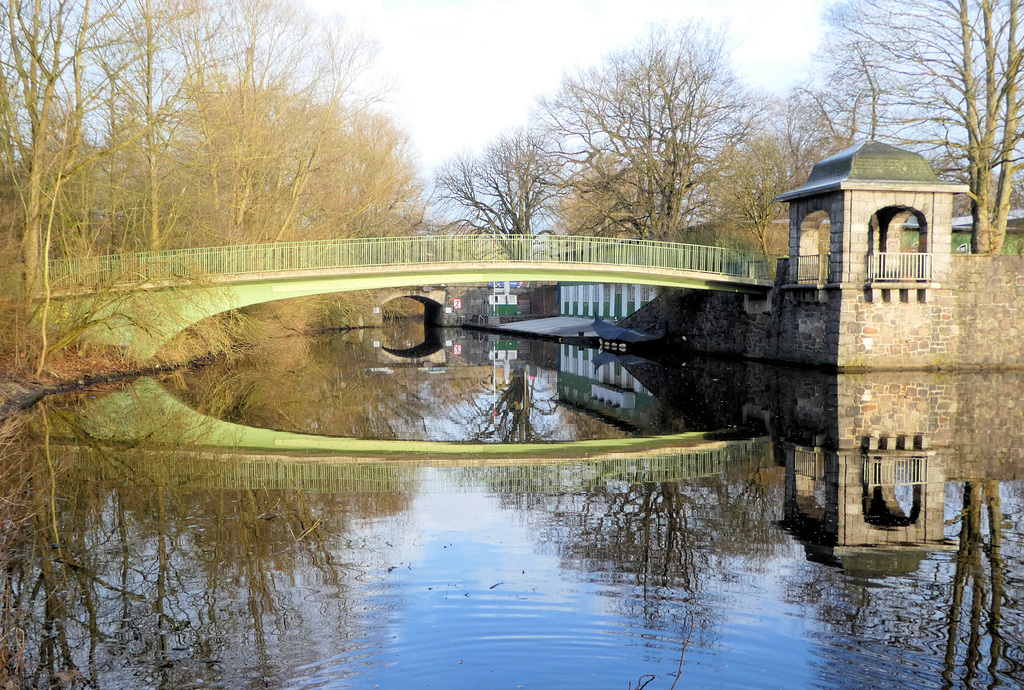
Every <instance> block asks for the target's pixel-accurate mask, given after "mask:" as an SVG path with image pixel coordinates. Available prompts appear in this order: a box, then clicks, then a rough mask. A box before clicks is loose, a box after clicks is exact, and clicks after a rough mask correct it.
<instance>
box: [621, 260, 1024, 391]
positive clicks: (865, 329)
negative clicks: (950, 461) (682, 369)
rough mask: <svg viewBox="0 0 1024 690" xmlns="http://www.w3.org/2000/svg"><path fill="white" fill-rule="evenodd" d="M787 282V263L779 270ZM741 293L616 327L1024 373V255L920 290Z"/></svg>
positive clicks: (783, 356) (835, 355) (697, 348)
mask: <svg viewBox="0 0 1024 690" xmlns="http://www.w3.org/2000/svg"><path fill="white" fill-rule="evenodd" d="M779 273H780V275H785V273H786V271H785V262H783V264H782V266H781V267H780V271H779ZM759 304H760V303H758V302H754V301H751V300H747V299H745V298H744V297H743V296H742V295H734V294H728V293H717V292H708V291H698V290H676V291H669V290H667V291H665V292H664V293H663V295H662V296H660V297H659V298H658V299H657V300H655V301H654V302H652V303H651V304H650V305H648V306H647V307H646V308H644V309H642V310H641V311H639V312H637V313H636V314H634V315H633V316H631V317H630V318H628V319H625V320H624V321H623V323H622V325H625V326H626V327H630V328H639V329H642V330H651V331H656V330H658V329H659V328H660V327H661V325H662V324H665V325H666V327H667V329H668V332H669V334H670V335H669V341H670V343H672V346H673V347H675V348H678V349H680V350H683V351H690V352H702V353H713V354H720V355H731V356H741V357H747V358H751V359H760V360H770V361H780V362H791V363H797V364H803V365H813V366H824V367H830V368H838V369H841V370H851V371H852V370H859V369H890V370H899V369H959V368H978V367H1005V366H1024V257H1019V256H999V257H983V256H955V257H954V258H953V261H952V264H951V266H950V279H949V280H948V281H947V282H946V283H945V284H941V285H939V286H937V287H936V286H930V287H928V288H926V289H913V288H910V289H906V288H905V289H898V288H896V289H891V290H883V289H878V288H876V289H875V290H873V291H871V290H864V289H862V288H856V287H853V286H848V285H847V286H829V287H822V288H819V287H816V286H807V287H804V286H791V285H785V284H784V283H783V282H782V281H781V280H780V281H779V283H777V284H776V286H775V288H774V290H773V291H772V293H771V297H770V300H769V301H768V303H767V305H766V306H765V308H761V307H760V306H758V305H759Z"/></svg>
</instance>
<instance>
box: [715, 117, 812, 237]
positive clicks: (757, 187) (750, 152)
mask: <svg viewBox="0 0 1024 690" xmlns="http://www.w3.org/2000/svg"><path fill="white" fill-rule="evenodd" d="M723 158H724V159H725V170H724V171H723V173H722V175H721V176H720V178H719V180H718V183H717V184H716V185H715V188H714V191H713V196H714V200H715V204H716V207H717V211H718V214H719V217H720V218H722V219H724V220H727V221H731V222H732V223H734V224H736V225H737V226H739V228H741V229H742V231H743V232H744V233H746V234H748V235H749V236H750V237H751V238H752V239H754V240H755V241H756V242H757V244H758V246H759V248H760V249H761V251H762V252H764V253H765V254H769V253H770V250H775V251H779V253H783V252H784V251H785V249H784V245H785V240H786V239H787V238H788V233H789V228H788V225H779V224H777V223H776V221H777V220H780V219H783V218H784V217H785V216H784V208H783V204H781V203H780V202H778V201H776V197H777V196H778V195H779V194H782V193H783V192H786V191H788V190H789V189H791V188H792V186H793V184H794V179H793V177H794V176H793V168H792V159H791V158H790V157H788V156H787V152H786V150H785V142H784V140H783V139H782V138H781V137H779V136H778V135H776V134H774V133H770V132H766V133H762V134H757V135H754V136H752V137H750V138H748V139H747V140H746V141H744V142H743V143H742V144H740V145H739V146H737V147H736V148H735V149H733V150H732V151H730V152H729V153H728V154H726V155H725V156H724V157H723ZM773 230H775V232H773Z"/></svg>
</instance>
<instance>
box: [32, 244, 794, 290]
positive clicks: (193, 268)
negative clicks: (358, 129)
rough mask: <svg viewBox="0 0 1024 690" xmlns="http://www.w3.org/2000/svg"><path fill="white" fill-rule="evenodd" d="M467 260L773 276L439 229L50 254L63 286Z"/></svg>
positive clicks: (713, 253)
mask: <svg viewBox="0 0 1024 690" xmlns="http://www.w3.org/2000/svg"><path fill="white" fill-rule="evenodd" d="M466 263H534V264H536V263H541V264H545V263H547V264H557V265H565V264H570V265H581V264H588V265H592V264H600V265H614V266H637V267H643V268H655V269H670V270H679V271H693V272H697V273H708V274H715V275H721V276H728V277H736V278H753V279H759V280H773V279H774V276H775V265H776V259H775V258H774V257H766V256H764V255H763V254H759V253H756V252H745V251H741V250H735V249H726V248H723V247H710V246H703V245H692V244H677V243H672V242H654V241H650V240H629V239H610V238H603V237H572V236H559V235H542V236H537V237H534V236H528V235H504V236H498V235H436V236H420V237H374V238H360V239H346V240H317V241H309V242H283V243H275V244H258V245H241V246H228V247H209V248H197V249H172V250H166V251H159V252H136V253H131V254H111V255H106V256H87V257H77V258H66V259H55V260H53V261H51V262H50V265H49V270H50V279H51V281H52V282H53V284H55V285H60V286H65V287H67V286H74V285H81V286H95V285H102V284H109V283H112V282H113V283H124V282H142V281H146V280H153V279H166V278H168V277H181V278H186V279H194V278H198V277H202V276H210V277H216V276H244V275H258V274H263V273H272V272H277V271H302V270H318V269H336V268H337V269H343V268H374V267H395V266H417V265H436V264H466Z"/></svg>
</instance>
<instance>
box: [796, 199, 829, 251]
mask: <svg viewBox="0 0 1024 690" xmlns="http://www.w3.org/2000/svg"><path fill="white" fill-rule="evenodd" d="M831 244H832V220H831V218H829V215H828V212H827V211H823V210H821V209H818V210H816V211H810V212H809V213H807V214H806V215H804V217H803V218H802V219H801V220H800V256H817V255H824V254H828V253H830V251H831Z"/></svg>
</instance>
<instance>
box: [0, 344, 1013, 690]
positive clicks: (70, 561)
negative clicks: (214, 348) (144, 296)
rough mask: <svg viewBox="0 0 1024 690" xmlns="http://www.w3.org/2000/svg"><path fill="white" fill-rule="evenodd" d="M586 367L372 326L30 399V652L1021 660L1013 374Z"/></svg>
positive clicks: (687, 365)
mask: <svg viewBox="0 0 1024 690" xmlns="http://www.w3.org/2000/svg"><path fill="white" fill-rule="evenodd" d="M602 359H607V358H601V357H599V355H598V353H596V352H593V351H589V350H579V349H577V348H573V347H569V346H566V345H558V344H552V343H539V342H528V341H522V342H516V341H513V340H499V339H496V338H493V337H482V336H480V337H478V336H476V335H473V334H469V333H463V332H459V331H444V332H440V333H426V334H424V333H423V331H422V329H420V330H418V331H417V330H415V329H413V330H410V331H399V330H388V331H384V332H373V331H369V332H363V333H350V334H334V335H326V336H323V337H321V338H318V339H312V340H308V339H289V340H287V341H281V342H278V343H272V344H270V345H269V346H268V348H267V349H265V350H263V351H261V352H260V353H254V354H253V355H252V356H251V357H249V358H248V359H247V360H246V361H242V362H238V361H236V362H233V363H231V364H224V363H220V364H214V365H211V366H209V367H206V368H203V369H200V370H197V371H195V372H190V373H187V374H183V375H174V376H170V377H167V378H164V379H161V380H158V381H157V380H143V381H139V382H134V383H132V384H129V385H126V386H124V387H120V388H114V389H109V390H96V391H90V392H88V393H87V394H83V395H76V396H74V397H70V398H65V399H60V400H51V401H48V402H47V403H46V404H45V405H43V406H40V407H39V408H37V409H36V410H35V415H34V417H33V419H31V420H30V424H29V425H28V428H27V430H26V433H25V438H24V445H25V446H26V447H28V448H29V450H30V452H29V454H28V456H29V460H28V462H29V464H28V465H27V466H26V468H25V469H24V472H25V473H26V474H27V476H29V477H30V479H31V481H32V484H31V486H30V488H29V491H28V492H26V493H25V494H24V495H26V496H28V497H29V498H28V501H29V505H28V506H27V514H26V519H27V521H26V522H25V523H24V525H23V526H22V527H21V530H20V532H19V533H18V537H17V539H16V542H15V544H16V548H15V551H14V555H15V559H14V563H13V565H12V567H11V568H10V569H9V570H8V572H6V573H4V578H5V580H4V584H5V586H6V589H7V593H8V600H7V602H8V604H7V605H8V606H9V607H10V609H11V610H12V611H15V612H16V613H17V614H18V615H21V616H22V617H23V621H22V624H23V629H24V635H25V641H26V660H27V663H28V667H29V668H31V669H34V671H33V672H34V673H35V677H36V679H37V681H38V683H39V684H40V685H43V686H48V685H50V684H54V685H63V686H77V687H101V688H141V687H153V688H158V687H159V688H189V687H225V688H374V687H380V688H430V687H435V688H618V689H622V690H627V689H634V688H638V687H641V686H643V687H646V688H649V689H650V690H657V689H659V688H661V689H664V690H668V689H669V688H673V687H676V688H722V687H741V688H742V687H747V688H797V687H823V688H825V687H827V688H835V687H848V688H866V687H878V688H891V687H921V688H936V687H950V688H953V687H986V688H988V687H1014V686H1019V685H1020V684H1021V683H1022V681H1024V670H1022V668H1021V665H1020V664H1021V657H1022V652H1024V621H1022V620H1021V618H1022V616H1021V607H1020V604H1019V601H1020V597H1021V584H1022V578H1024V565H1022V563H1021V555H1022V551H1021V538H1022V535H1024V525H1022V513H1021V507H1022V505H1021V503H1022V496H1024V485H1022V483H1021V481H1020V477H1021V468H1022V467H1024V464H1022V463H1024V460H1022V458H1021V455H1022V448H1024V443H1022V439H1021V435H1022V433H1024V401H1022V391H1024V374H1021V373H1012V372H1011V373H998V374H987V375H972V376H952V375H944V376H943V375H936V374H921V373H916V374H893V373H887V374H885V375H883V376H837V375H834V374H825V373H820V372H806V371H797V370H788V369H777V368H772V367H768V366H763V365H756V364H742V363H727V362H719V361H715V360H688V361H686V362H683V363H680V364H679V365H676V366H671V367H667V366H662V365H659V364H655V363H652V362H647V361H643V360H638V359H632V358H631V359H628V360H620V361H617V362H616V361H607V362H604V361H602ZM595 360H596V361H595ZM337 437H343V438H347V439H356V440H358V441H355V440H354V441H339V440H338V438H337ZM638 437H644V438H647V439H648V442H645V443H646V445H645V446H644V447H641V448H636V447H632V446H630V445H629V443H630V442H631V439H635V438H638ZM595 439H596V440H600V443H599V444H597V445H590V446H584V445H581V443H580V442H583V441H587V442H590V443H593V442H594V440H595ZM447 441H458V442H460V443H461V444H462V447H461V449H460V450H458V451H457V452H452V451H451V450H450V449H449V450H445V448H444V447H443V446H440V445H431V444H432V443H438V442H447ZM384 442H386V443H384ZM392 442H398V443H397V444H393V445H387V444H391V443H392ZM403 442H408V443H406V444H405V445H402V443H403ZM360 443H361V444H362V445H359V444H360ZM346 444H347V445H346ZM374 444H378V445H374ZM508 444H518V445H517V449H516V451H515V452H514V453H512V454H511V455H510V454H509V453H508ZM346 449H348V450H346ZM353 449H355V450H353ZM502 449H504V450H502ZM581 449H582V450H581ZM677 681H678V682H677Z"/></svg>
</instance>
